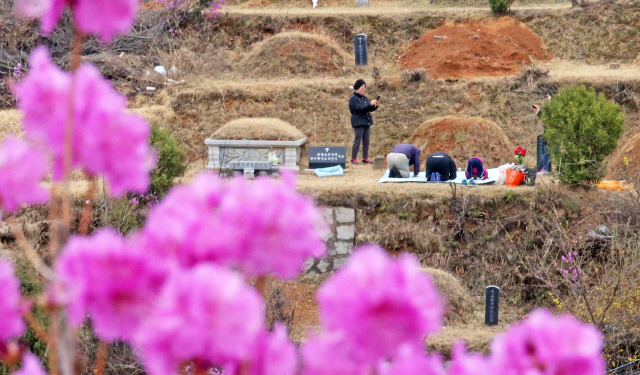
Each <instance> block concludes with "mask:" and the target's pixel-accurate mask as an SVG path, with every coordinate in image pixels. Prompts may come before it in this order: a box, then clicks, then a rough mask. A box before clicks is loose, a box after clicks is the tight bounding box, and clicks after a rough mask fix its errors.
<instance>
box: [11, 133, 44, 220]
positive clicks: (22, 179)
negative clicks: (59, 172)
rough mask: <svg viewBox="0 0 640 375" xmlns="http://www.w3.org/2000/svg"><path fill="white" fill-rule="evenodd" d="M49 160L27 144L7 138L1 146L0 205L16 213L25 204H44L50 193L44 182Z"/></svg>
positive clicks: (14, 138)
mask: <svg viewBox="0 0 640 375" xmlns="http://www.w3.org/2000/svg"><path fill="white" fill-rule="evenodd" d="M46 168H47V164H46V160H45V157H44V154H42V152H41V151H40V150H37V149H34V148H32V147H30V146H29V145H28V144H27V143H26V142H24V141H22V140H20V139H18V138H16V137H8V138H7V139H5V140H4V141H3V142H2V144H0V176H2V178H0V205H1V206H2V208H3V209H5V210H7V211H10V212H15V211H17V210H18V209H19V208H20V206H22V205H24V204H38V203H45V202H46V201H48V200H49V191H48V190H47V189H45V188H44V187H42V185H41V182H42V179H43V178H44V175H45V173H46Z"/></svg>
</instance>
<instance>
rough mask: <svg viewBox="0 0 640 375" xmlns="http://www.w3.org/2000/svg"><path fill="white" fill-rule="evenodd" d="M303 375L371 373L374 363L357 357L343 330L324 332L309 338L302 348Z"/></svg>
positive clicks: (362, 374)
mask: <svg viewBox="0 0 640 375" xmlns="http://www.w3.org/2000/svg"><path fill="white" fill-rule="evenodd" d="M300 351H301V354H302V363H303V364H304V367H303V369H302V373H301V375H369V374H371V370H372V368H373V367H372V364H368V363H365V361H363V360H362V358H356V357H355V356H354V351H353V350H352V344H351V343H350V342H348V341H347V340H345V336H344V334H343V333H342V332H323V333H322V334H320V335H318V336H312V337H310V338H308V339H307V340H306V341H305V342H304V343H303V344H302V348H301V349H300Z"/></svg>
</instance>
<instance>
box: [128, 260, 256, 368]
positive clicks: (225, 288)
mask: <svg viewBox="0 0 640 375" xmlns="http://www.w3.org/2000/svg"><path fill="white" fill-rule="evenodd" d="M262 306H263V301H262V300H261V298H260V296H259V295H258V293H257V292H256V291H255V290H253V289H252V288H250V287H249V286H247V285H246V284H245V283H244V281H243V280H242V278H241V277H240V275H238V274H236V273H234V272H232V271H230V270H228V269H225V268H221V267H217V266H214V265H212V264H203V265H199V266H197V267H194V268H192V269H190V270H179V271H176V272H174V273H173V274H172V276H171V277H170V278H169V280H167V283H166V284H165V287H164V289H163V292H162V293H161V295H160V297H159V299H158V304H157V305H156V308H155V309H154V312H153V315H152V316H151V317H150V319H148V320H146V321H145V323H144V325H143V326H142V328H141V329H140V330H139V331H138V333H137V335H136V343H137V347H138V348H139V349H140V354H141V357H142V359H143V362H144V364H145V368H146V370H147V371H148V373H149V374H150V375H169V374H176V373H177V370H178V366H179V365H180V364H182V363H184V362H185V361H189V360H193V361H194V362H195V363H196V365H197V366H198V367H200V368H209V367H212V366H215V365H219V366H223V365H225V364H228V363H230V362H233V363H240V362H243V361H245V360H247V359H250V358H251V356H252V355H253V351H254V349H255V347H256V344H257V340H258V339H259V336H260V334H261V332H262V330H263V329H264V328H263V326H264V310H263V307H262Z"/></svg>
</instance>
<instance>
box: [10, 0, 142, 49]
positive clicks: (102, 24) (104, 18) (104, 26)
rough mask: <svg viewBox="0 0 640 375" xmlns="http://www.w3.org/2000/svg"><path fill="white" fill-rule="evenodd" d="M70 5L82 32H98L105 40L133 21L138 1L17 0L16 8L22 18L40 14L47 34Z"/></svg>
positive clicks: (104, 41)
mask: <svg viewBox="0 0 640 375" xmlns="http://www.w3.org/2000/svg"><path fill="white" fill-rule="evenodd" d="M67 6H69V7H71V9H72V10H73V15H74V17H75V22H76V25H77V26H78V29H79V30H80V31H82V32H83V33H88V34H94V35H97V36H98V37H99V38H100V40H101V41H102V43H107V42H109V41H111V40H112V39H113V37H114V36H115V35H116V34H123V33H126V32H128V31H129V29H130V28H131V26H132V25H133V21H134V20H135V16H136V12H137V9H138V0H17V2H16V8H17V9H18V11H19V12H20V13H21V14H22V15H23V16H25V17H32V18H35V17H39V18H40V19H41V29H42V32H43V33H44V34H45V35H48V34H49V33H50V32H51V31H53V29H55V27H56V24H57V23H58V22H60V18H61V17H62V14H63V13H64V9H65V8H66V7H67Z"/></svg>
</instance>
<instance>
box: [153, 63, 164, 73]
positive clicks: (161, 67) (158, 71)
mask: <svg viewBox="0 0 640 375" xmlns="http://www.w3.org/2000/svg"><path fill="white" fill-rule="evenodd" d="M153 70H155V71H156V73H158V74H162V75H163V76H166V75H167V69H165V68H164V66H162V65H158V66H156V67H155V68H153Z"/></svg>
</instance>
